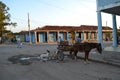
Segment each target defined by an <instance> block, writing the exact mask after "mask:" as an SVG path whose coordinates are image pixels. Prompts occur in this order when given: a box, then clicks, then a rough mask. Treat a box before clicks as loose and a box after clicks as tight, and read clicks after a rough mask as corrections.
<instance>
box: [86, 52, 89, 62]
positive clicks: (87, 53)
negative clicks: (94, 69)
mask: <svg viewBox="0 0 120 80" xmlns="http://www.w3.org/2000/svg"><path fill="white" fill-rule="evenodd" d="M89 52H90V51H86V52H85V62H86V63H89V61H88V57H89Z"/></svg>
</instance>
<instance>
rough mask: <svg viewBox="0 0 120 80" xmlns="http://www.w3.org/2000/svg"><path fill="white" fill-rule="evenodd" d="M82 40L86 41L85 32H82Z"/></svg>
mask: <svg viewBox="0 0 120 80" xmlns="http://www.w3.org/2000/svg"><path fill="white" fill-rule="evenodd" d="M82 40H84V31H83V32H82Z"/></svg>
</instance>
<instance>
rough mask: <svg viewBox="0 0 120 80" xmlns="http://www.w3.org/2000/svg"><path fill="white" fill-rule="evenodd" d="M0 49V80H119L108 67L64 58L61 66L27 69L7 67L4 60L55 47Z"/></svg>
mask: <svg viewBox="0 0 120 80" xmlns="http://www.w3.org/2000/svg"><path fill="white" fill-rule="evenodd" d="M16 47H17V46H16V45H0V80H120V68H119V67H116V66H112V65H107V64H102V63H97V62H91V63H90V64H85V63H84V61H83V60H80V59H79V60H78V61H73V60H71V59H68V58H66V59H65V60H64V61H63V62H59V63H57V62H55V61H48V62H41V61H33V63H32V64H31V65H20V64H11V63H10V62H8V60H7V59H8V58H9V57H10V56H13V55H17V54H40V53H43V52H46V49H50V50H56V45H32V46H28V45H24V46H23V47H22V48H16Z"/></svg>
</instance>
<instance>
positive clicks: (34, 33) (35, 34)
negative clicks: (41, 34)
mask: <svg viewBox="0 0 120 80" xmlns="http://www.w3.org/2000/svg"><path fill="white" fill-rule="evenodd" d="M34 34H35V44H37V33H36V31H35V32H34Z"/></svg>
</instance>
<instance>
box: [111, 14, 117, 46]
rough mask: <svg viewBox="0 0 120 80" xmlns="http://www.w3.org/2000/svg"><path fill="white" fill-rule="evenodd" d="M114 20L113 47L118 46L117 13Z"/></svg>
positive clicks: (113, 16) (113, 17)
mask: <svg viewBox="0 0 120 80" xmlns="http://www.w3.org/2000/svg"><path fill="white" fill-rule="evenodd" d="M112 22H113V47H117V26H116V15H114V14H113V15H112Z"/></svg>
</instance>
